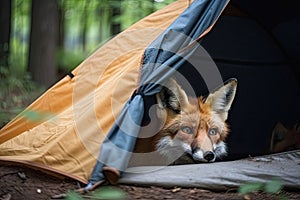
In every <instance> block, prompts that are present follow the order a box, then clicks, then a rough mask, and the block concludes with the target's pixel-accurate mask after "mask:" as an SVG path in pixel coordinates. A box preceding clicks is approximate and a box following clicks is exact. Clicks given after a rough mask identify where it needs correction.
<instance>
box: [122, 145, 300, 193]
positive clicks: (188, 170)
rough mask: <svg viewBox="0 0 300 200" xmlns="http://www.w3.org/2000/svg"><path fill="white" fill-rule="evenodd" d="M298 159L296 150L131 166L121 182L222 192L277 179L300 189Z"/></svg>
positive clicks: (290, 187) (291, 187) (292, 187)
mask: <svg viewBox="0 0 300 200" xmlns="http://www.w3.org/2000/svg"><path fill="white" fill-rule="evenodd" d="M299 162H300V151H299V150H298V151H291V152H284V153H280V154H273V155H266V156H259V157H253V158H247V159H241V160H236V161H228V162H218V163H202V164H191V165H174V166H167V167H166V166H144V167H132V168H128V169H127V171H126V173H125V174H124V176H123V177H122V178H121V179H120V183H123V184H137V185H142V186H164V187H200V188H204V189H208V190H216V191H220V190H223V191H224V190H229V189H237V188H238V187H239V186H241V185H242V184H245V183H252V182H259V183H265V182H268V181H271V180H274V179H278V180H280V181H282V183H283V185H284V187H285V189H290V190H299V189H300V173H299V172H300V165H299Z"/></svg>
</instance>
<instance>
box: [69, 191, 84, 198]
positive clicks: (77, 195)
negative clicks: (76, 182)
mask: <svg viewBox="0 0 300 200" xmlns="http://www.w3.org/2000/svg"><path fill="white" fill-rule="evenodd" d="M65 199H66V200H83V198H82V197H81V196H80V195H79V194H78V193H76V192H74V191H69V192H68V193H67V197H66V198H65Z"/></svg>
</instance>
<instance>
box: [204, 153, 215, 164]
mask: <svg viewBox="0 0 300 200" xmlns="http://www.w3.org/2000/svg"><path fill="white" fill-rule="evenodd" d="M203 157H204V159H205V160H207V161H208V162H209V161H212V160H214V159H215V157H216V154H215V153H214V152H212V151H207V152H205V153H204V155H203Z"/></svg>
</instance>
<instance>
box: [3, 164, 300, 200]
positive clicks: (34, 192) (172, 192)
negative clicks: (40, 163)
mask: <svg viewBox="0 0 300 200" xmlns="http://www.w3.org/2000/svg"><path fill="white" fill-rule="evenodd" d="M79 187H80V184H79V183H77V182H76V181H74V180H71V179H68V178H64V177H61V176H53V175H50V174H48V173H45V172H42V171H39V170H36V169H32V168H28V167H27V166H22V165H12V164H11V163H6V162H4V163H3V162H0V200H11V199H27V200H28V199H51V198H52V197H53V196H54V195H57V194H62V193H67V192H68V191H72V190H75V189H78V188H79ZM114 189H116V190H118V191H122V193H123V196H122V197H120V196H118V199H120V198H121V199H149V200H150V199H154V200H155V199H185V200H187V199H218V200H219V199H220V200H222V199H237V200H238V199H246V200H250V199H255V200H256V199H264V200H265V199H295V200H296V199H300V192H291V191H289V192H287V191H282V192H281V194H278V195H270V194H266V193H263V192H256V193H252V194H249V195H245V196H243V195H239V194H238V193H237V192H236V191H226V192H212V191H208V190H203V189H200V188H179V187H177V188H161V187H141V186H136V185H135V186H133V185H119V186H115V187H114ZM98 190H101V188H100V189H98ZM88 196H89V195H85V196H84V198H83V199H92V198H90V197H89V198H87V197H88ZM69 199H70V198H69ZM73 199H74V198H73ZM101 199H107V198H101Z"/></svg>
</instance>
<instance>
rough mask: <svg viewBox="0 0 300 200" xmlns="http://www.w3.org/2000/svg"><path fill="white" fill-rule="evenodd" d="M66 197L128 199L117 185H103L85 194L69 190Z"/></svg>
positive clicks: (78, 199)
mask: <svg viewBox="0 0 300 200" xmlns="http://www.w3.org/2000/svg"><path fill="white" fill-rule="evenodd" d="M66 199H67V200H82V199H103V200H104V199H105V200H124V199H128V197H127V195H126V193H125V192H124V191H123V190H121V189H119V188H117V187H110V186H105V187H101V188H99V189H98V190H96V191H94V192H89V193H87V194H82V195H80V194H78V193H76V192H73V191H71V192H68V193H67V197H66Z"/></svg>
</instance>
